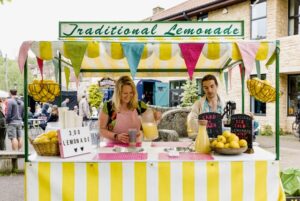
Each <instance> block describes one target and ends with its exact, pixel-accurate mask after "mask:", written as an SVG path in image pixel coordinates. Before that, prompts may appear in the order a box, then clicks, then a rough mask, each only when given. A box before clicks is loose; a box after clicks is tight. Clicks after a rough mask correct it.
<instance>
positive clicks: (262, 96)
mask: <svg viewBox="0 0 300 201" xmlns="http://www.w3.org/2000/svg"><path fill="white" fill-rule="evenodd" d="M247 87H248V91H249V93H250V95H251V96H253V97H254V98H255V99H256V100H258V101H260V102H264V103H270V102H274V101H275V98H276V90H275V88H274V87H272V86H271V85H270V84H269V83H268V82H266V81H265V80H260V79H257V78H254V79H249V80H247ZM279 95H281V94H279Z"/></svg>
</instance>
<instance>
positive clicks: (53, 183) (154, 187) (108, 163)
mask: <svg viewBox="0 0 300 201" xmlns="http://www.w3.org/2000/svg"><path fill="white" fill-rule="evenodd" d="M143 148H144V150H145V152H148V158H147V160H142V161H137V160H126V161H121V160H119V161H118V160H94V159H93V158H94V157H95V156H96V155H97V154H98V153H99V152H101V153H111V152H112V148H104V147H101V148H98V149H97V148H95V149H94V150H93V152H92V153H90V154H85V155H81V156H76V157H71V158H65V159H62V158H59V157H41V156H37V155H36V154H32V155H31V156H30V158H29V159H30V161H31V162H27V163H26V172H27V174H26V182H25V183H26V192H27V193H26V198H27V200H30V201H34V200H41V201H42V200H43V201H44V200H105V201H106V200H113V201H115V200H124V201H126V200H128V201H133V200H136V201H143V200H149V201H155V200H161V201H171V200H172V201H173V200H184V201H193V200H211V201H212V200H214V201H215V200H236V201H241V200H259V201H268V200H270V201H274V200H283V197H282V196H283V194H282V188H281V182H280V178H279V161H276V160H275V156H274V155H273V154H272V153H269V152H267V151H265V150H263V149H262V148H260V147H257V146H256V147H254V151H255V152H254V154H241V155H237V156H222V155H213V160H159V157H158V155H159V153H161V152H163V148H162V147H156V148H153V147H151V143H149V142H145V143H143Z"/></svg>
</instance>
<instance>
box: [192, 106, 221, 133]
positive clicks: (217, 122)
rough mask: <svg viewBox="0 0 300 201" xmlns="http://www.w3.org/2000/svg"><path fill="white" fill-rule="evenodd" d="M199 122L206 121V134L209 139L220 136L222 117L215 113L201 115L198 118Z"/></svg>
mask: <svg viewBox="0 0 300 201" xmlns="http://www.w3.org/2000/svg"><path fill="white" fill-rule="evenodd" d="M198 119H199V120H207V121H208V122H207V126H206V130H207V134H208V136H209V137H210V138H216V137H217V136H218V135H221V134H222V115H221V114H219V113H216V112H207V113H202V114H200V115H199V116H198Z"/></svg>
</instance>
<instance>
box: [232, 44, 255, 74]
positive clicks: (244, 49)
mask: <svg viewBox="0 0 300 201" xmlns="http://www.w3.org/2000/svg"><path fill="white" fill-rule="evenodd" d="M237 45H238V47H239V50H240V53H241V55H242V58H243V62H244V67H245V75H246V76H249V75H250V73H251V71H252V69H253V64H254V62H255V58H256V53H257V50H258V48H259V43H253V42H237Z"/></svg>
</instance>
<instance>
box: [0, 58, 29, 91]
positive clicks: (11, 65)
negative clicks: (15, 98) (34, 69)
mask: <svg viewBox="0 0 300 201" xmlns="http://www.w3.org/2000/svg"><path fill="white" fill-rule="evenodd" d="M32 77H33V76H32V75H31V73H30V72H28V82H30V81H31V80H32ZM23 78H24V74H23V73H20V69H19V66H18V62H17V61H16V60H11V59H9V58H3V57H0V90H3V91H9V90H10V89H15V88H16V89H17V90H18V94H23V91H24V79H23Z"/></svg>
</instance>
